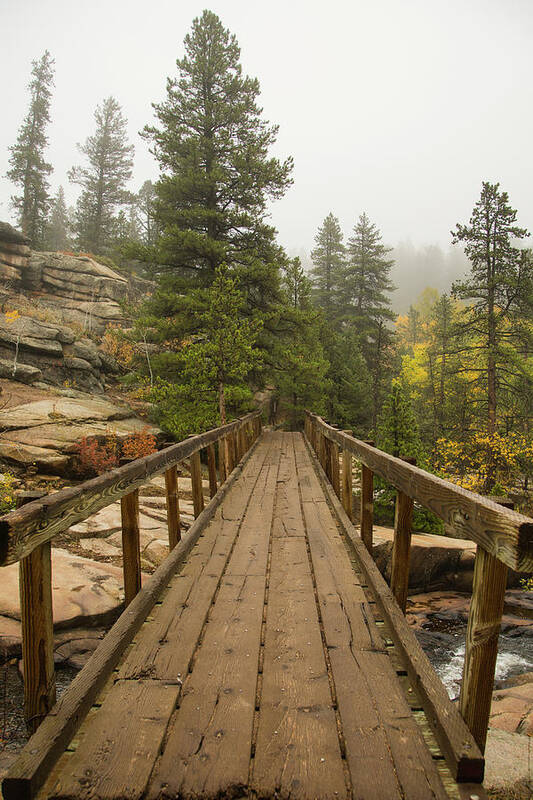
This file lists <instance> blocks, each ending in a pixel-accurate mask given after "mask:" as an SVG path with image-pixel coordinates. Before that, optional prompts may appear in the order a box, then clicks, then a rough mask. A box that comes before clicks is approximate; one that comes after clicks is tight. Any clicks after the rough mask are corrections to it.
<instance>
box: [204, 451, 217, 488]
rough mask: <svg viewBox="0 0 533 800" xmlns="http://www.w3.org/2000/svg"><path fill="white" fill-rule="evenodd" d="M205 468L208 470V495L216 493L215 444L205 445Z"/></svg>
mask: <svg viewBox="0 0 533 800" xmlns="http://www.w3.org/2000/svg"><path fill="white" fill-rule="evenodd" d="M207 469H208V470H209V496H210V497H214V496H215V495H216V493H217V488H218V487H217V464H216V458H215V445H214V444H209V445H207Z"/></svg>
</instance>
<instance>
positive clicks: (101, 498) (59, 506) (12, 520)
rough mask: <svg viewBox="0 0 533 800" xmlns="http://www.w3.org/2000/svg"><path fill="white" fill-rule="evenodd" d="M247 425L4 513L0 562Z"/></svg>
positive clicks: (0, 521) (185, 444) (0, 526)
mask: <svg viewBox="0 0 533 800" xmlns="http://www.w3.org/2000/svg"><path fill="white" fill-rule="evenodd" d="M259 414H260V412H259V411H255V412H253V413H252V414H249V415H248V417H245V419H255V418H257V417H258V416H259ZM242 424H243V421H242V420H236V421H235V422H230V423H228V424H227V425H223V426H222V427H220V428H215V429H214V430H212V431H207V433H202V434H200V435H198V436H194V437H192V438H189V439H186V440H184V441H183V442H179V443H178V444H173V445H171V446H170V447H167V448H165V449H164V450H160V451H158V452H157V453H152V454H151V455H149V456H145V457H144V458H140V459H137V460H136V461H132V462H131V463H129V464H125V465H124V466H122V467H119V468H118V469H113V470H110V471H109V472H106V473H104V474H103V475H99V476H98V477H97V478H93V479H92V480H90V481H85V482H84V483H82V484H79V485H78V486H72V487H68V488H66V489H62V490H61V491H59V492H54V493H52V494H49V495H47V496H46V497H44V498H42V499H41V500H35V501H33V502H31V503H28V505H26V506H25V507H24V508H19V509H16V510H15V511H11V512H10V513H9V514H5V515H4V516H3V517H1V518H0V566H5V565H6V564H12V563H14V562H16V561H19V560H20V559H21V558H23V557H24V556H27V555H29V554H30V553H31V551H32V550H34V549H35V548H36V547H38V546H39V545H40V544H43V543H44V542H48V541H50V540H51V539H53V537H54V536H56V535H57V534H58V533H61V532H62V531H65V530H67V528H70V527H71V526H72V525H75V524H76V523H77V522H80V521H81V520H84V519H87V517H90V516H92V515H93V514H95V513H96V512H97V511H99V510H100V509H101V508H105V506H108V505H110V504H111V503H113V502H115V501H116V500H119V499H120V498H121V497H124V495H126V494H129V493H130V492H131V491H132V490H133V489H137V488H139V487H140V486H142V485H143V484H145V483H147V481H149V480H150V478H152V477H154V476H155V475H159V474H160V473H162V472H165V471H166V470H167V469H168V468H169V467H171V466H174V465H176V464H179V462H180V461H183V460H184V459H186V458H189V457H190V456H191V454H192V453H194V452H198V451H200V450H201V449H203V448H204V447H207V445H209V444H212V443H213V442H216V441H218V439H219V438H220V437H221V436H224V435H227V434H230V433H231V432H232V431H234V430H236V429H237V428H238V427H240V426H241V425H242Z"/></svg>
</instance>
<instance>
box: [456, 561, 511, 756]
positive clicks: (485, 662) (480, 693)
mask: <svg viewBox="0 0 533 800" xmlns="http://www.w3.org/2000/svg"><path fill="white" fill-rule="evenodd" d="M506 585H507V566H506V565H505V564H504V563H503V562H502V561H499V560H498V559H497V558H495V557H494V556H493V555H491V554H490V553H487V551H486V550H484V549H483V547H481V546H480V545H478V548H477V552H476V560H475V564H474V582H473V587H472V603H471V605H470V613H469V615H468V626H467V630H466V646H465V662H464V667H463V680H462V683H461V696H460V701H459V704H460V711H461V714H462V716H463V719H464V721H465V722H466V724H467V725H468V727H469V729H470V732H471V733H472V735H473V737H474V739H475V740H476V742H477V744H478V746H479V749H480V750H481V752H482V753H483V752H484V751H485V743H486V740H487V729H488V725H489V716H490V706H491V702H492V689H493V685H494V670H495V667H496V656H497V655H498V636H499V633H500V625H501V620H502V613H503V601H504V596H505V587H506Z"/></svg>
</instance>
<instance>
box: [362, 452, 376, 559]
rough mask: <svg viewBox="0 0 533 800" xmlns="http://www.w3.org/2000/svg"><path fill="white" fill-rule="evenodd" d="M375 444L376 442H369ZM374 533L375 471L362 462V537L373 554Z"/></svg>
mask: <svg viewBox="0 0 533 800" xmlns="http://www.w3.org/2000/svg"><path fill="white" fill-rule="evenodd" d="M367 444H369V445H371V446H372V447H373V446H374V442H367ZM373 535H374V473H373V472H372V470H371V469H369V468H368V467H367V466H366V465H365V464H361V539H362V540H363V543H364V545H365V547H366V549H367V550H368V552H369V553H370V555H372V550H373V542H372V539H373Z"/></svg>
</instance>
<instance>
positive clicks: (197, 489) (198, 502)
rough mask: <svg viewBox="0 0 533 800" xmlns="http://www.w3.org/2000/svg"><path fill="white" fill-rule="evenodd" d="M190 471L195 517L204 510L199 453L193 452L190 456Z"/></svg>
mask: <svg viewBox="0 0 533 800" xmlns="http://www.w3.org/2000/svg"><path fill="white" fill-rule="evenodd" d="M189 464H190V471H191V483H192V502H193V507H194V518H195V519H197V518H198V517H199V516H200V514H201V513H202V511H203V510H204V489H203V485H202V465H201V463H200V453H199V452H197V453H193V454H192V456H191V458H190V462H189Z"/></svg>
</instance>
